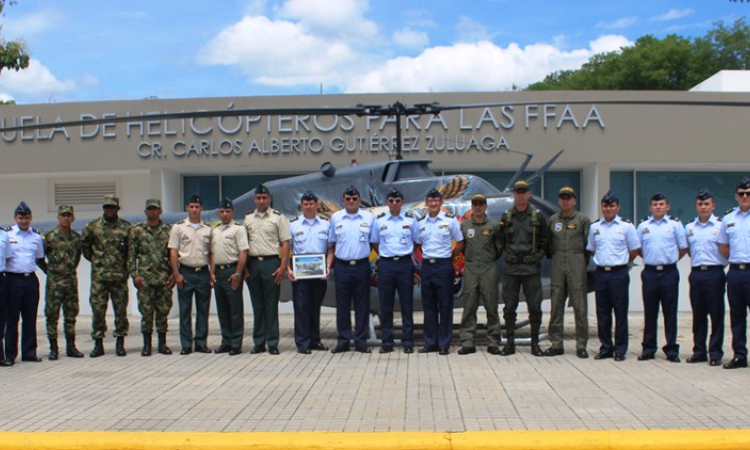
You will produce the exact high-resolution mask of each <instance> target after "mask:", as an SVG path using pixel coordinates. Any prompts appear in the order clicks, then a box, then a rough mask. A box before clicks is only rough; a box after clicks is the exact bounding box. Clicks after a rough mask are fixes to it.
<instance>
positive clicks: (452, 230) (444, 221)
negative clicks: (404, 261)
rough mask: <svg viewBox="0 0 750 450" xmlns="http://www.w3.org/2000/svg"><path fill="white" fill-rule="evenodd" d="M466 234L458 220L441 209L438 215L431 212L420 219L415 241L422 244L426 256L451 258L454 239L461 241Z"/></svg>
mask: <svg viewBox="0 0 750 450" xmlns="http://www.w3.org/2000/svg"><path fill="white" fill-rule="evenodd" d="M463 240H464V235H463V234H462V233H461V227H460V226H459V225H458V221H457V220H456V218H455V217H453V216H452V215H450V214H446V213H445V212H443V211H440V212H439V213H438V215H437V216H435V217H430V215H429V214H427V215H426V216H424V217H422V218H421V219H420V220H419V230H418V231H417V239H416V240H415V242H416V243H417V244H421V245H422V256H423V257H424V258H450V257H451V256H452V250H453V241H456V242H461V241H463Z"/></svg>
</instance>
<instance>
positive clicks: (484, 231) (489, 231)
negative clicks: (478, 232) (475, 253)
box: [482, 230, 492, 236]
mask: <svg viewBox="0 0 750 450" xmlns="http://www.w3.org/2000/svg"><path fill="white" fill-rule="evenodd" d="M482 236H492V230H482Z"/></svg>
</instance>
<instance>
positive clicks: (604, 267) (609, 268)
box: [596, 264, 628, 272]
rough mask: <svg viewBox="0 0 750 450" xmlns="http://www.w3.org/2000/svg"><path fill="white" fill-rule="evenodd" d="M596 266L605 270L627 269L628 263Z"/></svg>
mask: <svg viewBox="0 0 750 450" xmlns="http://www.w3.org/2000/svg"><path fill="white" fill-rule="evenodd" d="M596 267H597V268H598V269H601V270H603V271H605V272H612V271H614V270H620V269H625V268H626V267H628V265H627V264H622V265H619V266H596Z"/></svg>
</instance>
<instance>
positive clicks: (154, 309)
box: [138, 284, 172, 334]
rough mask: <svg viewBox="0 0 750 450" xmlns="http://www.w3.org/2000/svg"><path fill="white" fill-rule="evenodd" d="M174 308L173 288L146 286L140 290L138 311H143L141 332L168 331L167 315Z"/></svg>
mask: <svg viewBox="0 0 750 450" xmlns="http://www.w3.org/2000/svg"><path fill="white" fill-rule="evenodd" d="M171 309H172V290H171V289H167V287H166V286H165V285H163V284H162V285H156V286H145V287H144V288H143V289H139V290H138V311H139V312H140V313H141V333H144V334H152V333H153V332H154V322H156V332H157V333H166V332H167V317H168V316H169V310H171Z"/></svg>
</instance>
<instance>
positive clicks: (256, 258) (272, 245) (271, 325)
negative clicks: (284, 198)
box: [245, 184, 292, 355]
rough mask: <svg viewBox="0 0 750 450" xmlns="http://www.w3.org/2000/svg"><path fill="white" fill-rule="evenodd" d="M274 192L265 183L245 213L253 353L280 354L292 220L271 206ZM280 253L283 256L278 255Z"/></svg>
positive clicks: (258, 188) (258, 189) (256, 191)
mask: <svg viewBox="0 0 750 450" xmlns="http://www.w3.org/2000/svg"><path fill="white" fill-rule="evenodd" d="M271 201H272V197H271V193H270V192H269V191H268V189H267V188H266V187H265V186H264V185H262V184H261V185H260V186H258V187H257V188H255V207H256V209H254V210H252V211H250V212H249V213H247V215H246V216H245V228H246V229H247V241H248V244H249V245H250V250H249V251H248V260H249V261H248V269H249V271H250V276H249V278H248V279H247V287H248V288H249V289H250V301H251V302H252V305H253V319H254V320H253V342H254V344H255V345H254V346H253V349H252V350H251V351H250V353H252V354H257V353H263V352H265V351H266V344H268V353H269V354H271V355H278V354H279V295H280V294H281V289H280V287H281V280H282V279H283V278H284V272H286V267H287V261H288V260H289V240H290V239H291V238H292V236H291V234H290V233H289V222H288V221H287V220H286V218H285V217H284V216H283V215H282V214H281V213H280V212H279V211H276V210H274V209H270V208H269V206H270V205H271ZM279 255H281V256H279Z"/></svg>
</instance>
